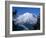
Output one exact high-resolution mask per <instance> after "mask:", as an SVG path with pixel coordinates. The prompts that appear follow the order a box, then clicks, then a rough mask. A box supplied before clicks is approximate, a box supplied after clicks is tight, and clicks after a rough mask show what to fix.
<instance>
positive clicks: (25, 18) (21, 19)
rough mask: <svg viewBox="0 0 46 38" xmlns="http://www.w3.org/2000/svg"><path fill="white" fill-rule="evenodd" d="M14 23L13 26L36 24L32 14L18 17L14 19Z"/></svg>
mask: <svg viewBox="0 0 46 38" xmlns="http://www.w3.org/2000/svg"><path fill="white" fill-rule="evenodd" d="M14 21H15V22H16V23H15V24H24V23H28V24H36V23H37V16H36V15H34V14H32V13H28V12H26V13H24V14H22V15H19V16H18V17H17V18H16V19H14Z"/></svg>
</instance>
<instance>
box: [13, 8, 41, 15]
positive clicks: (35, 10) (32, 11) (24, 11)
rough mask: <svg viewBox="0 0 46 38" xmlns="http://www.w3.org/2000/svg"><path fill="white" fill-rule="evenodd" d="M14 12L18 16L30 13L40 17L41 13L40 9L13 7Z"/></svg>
mask: <svg viewBox="0 0 46 38" xmlns="http://www.w3.org/2000/svg"><path fill="white" fill-rule="evenodd" d="M12 10H13V11H14V12H16V11H17V12H16V14H17V15H20V14H23V13H26V12H29V13H33V14H35V15H39V13H40V8H31V7H30V8H28V7H13V8H12Z"/></svg>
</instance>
